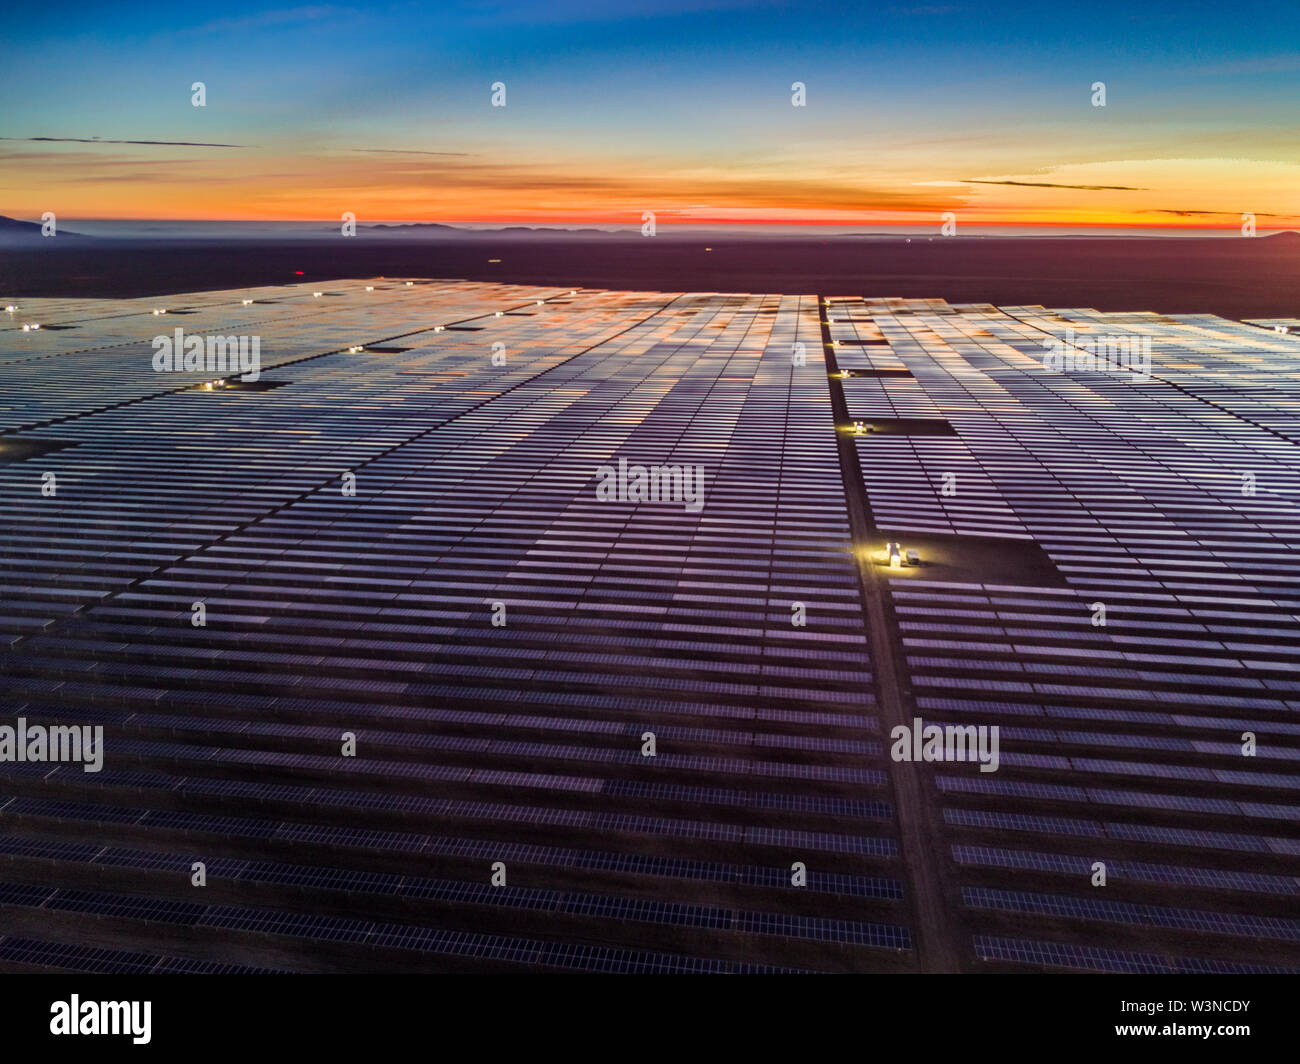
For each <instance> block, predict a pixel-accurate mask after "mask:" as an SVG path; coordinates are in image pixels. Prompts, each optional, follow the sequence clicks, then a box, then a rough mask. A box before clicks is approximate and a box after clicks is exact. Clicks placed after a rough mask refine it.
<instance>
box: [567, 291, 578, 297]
mask: <svg viewBox="0 0 1300 1064" xmlns="http://www.w3.org/2000/svg"><path fill="white" fill-rule="evenodd" d="M577 294H578V292H577V290H576V289H575V290H574V291H572V292H570V293H569V295H571V296H576V295H577Z"/></svg>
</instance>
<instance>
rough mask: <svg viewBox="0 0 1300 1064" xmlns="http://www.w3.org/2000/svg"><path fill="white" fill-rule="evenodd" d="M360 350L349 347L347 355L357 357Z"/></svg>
mask: <svg viewBox="0 0 1300 1064" xmlns="http://www.w3.org/2000/svg"><path fill="white" fill-rule="evenodd" d="M362 350H363V349H362V348H360V347H349V348H348V354H349V355H359V354H361V352H362Z"/></svg>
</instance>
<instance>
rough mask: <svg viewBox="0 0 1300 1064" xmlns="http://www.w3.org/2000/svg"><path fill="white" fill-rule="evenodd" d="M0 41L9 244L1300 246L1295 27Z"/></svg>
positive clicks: (448, 11)
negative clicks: (231, 222)
mask: <svg viewBox="0 0 1300 1064" xmlns="http://www.w3.org/2000/svg"><path fill="white" fill-rule="evenodd" d="M6 18H7V22H8V24H7V25H6V28H5V38H4V40H3V42H0V58H3V62H0V138H3V139H0V214H4V215H8V216H10V217H19V218H27V219H38V218H39V217H40V216H41V214H42V213H43V212H45V211H54V212H55V213H56V215H57V216H58V217H60V218H78V217H80V218H105V219H110V218H121V219H126V218H133V219H196V220H212V219H248V220H286V221H288V220H308V219H313V220H315V219H320V220H338V219H340V218H341V217H342V214H343V212H351V213H352V214H354V215H355V216H356V218H357V221H358V223H359V224H361V225H364V224H366V223H367V222H372V221H384V220H405V221H441V222H453V223H454V222H502V223H512V224H517V223H522V224H544V225H578V224H599V225H620V224H625V225H627V226H629V227H637V226H640V224H641V222H642V218H643V214H644V212H647V211H649V212H653V213H654V214H655V217H656V223H657V225H659V226H671V225H673V224H680V225H685V224H691V225H701V224H718V223H755V224H763V223H766V224H773V223H780V224H786V225H790V224H801V225H802V224H806V225H810V226H811V225H823V226H832V225H833V226H837V227H841V228H843V227H845V226H848V227H854V226H859V225H861V226H870V227H872V228H873V229H879V228H882V227H888V226H891V225H900V226H901V225H907V226H916V225H926V224H931V223H933V224H934V225H936V226H938V225H939V224H940V222H941V220H942V217H943V215H944V213H945V212H952V214H953V215H954V219H955V221H956V222H957V224H959V225H961V224H968V225H980V226H1002V225H1005V226H1018V227H1034V226H1043V227H1049V226H1050V227H1057V228H1059V227H1067V228H1074V229H1078V230H1080V231H1087V230H1089V229H1091V228H1093V227H1106V226H1113V227H1120V226H1122V227H1135V226H1139V227H1152V228H1157V227H1188V228H1198V229H1203V228H1222V229H1224V230H1225V231H1227V230H1239V229H1240V228H1241V226H1242V224H1243V219H1242V215H1243V213H1246V212H1249V213H1250V214H1252V215H1254V217H1255V219H1256V225H1257V226H1258V229H1259V230H1260V231H1265V230H1271V229H1282V228H1291V227H1296V226H1300V138H1297V136H1296V125H1297V119H1298V118H1300V52H1298V51H1296V50H1294V49H1288V47H1287V43H1286V42H1288V41H1295V40H1296V39H1297V37H1298V36H1300V34H1298V33H1297V30H1300V5H1296V4H1295V3H1294V2H1293V0H1286V2H1269V3H1254V2H1250V0H1246V2H1244V3H1237V4H1227V3H1222V2H1215V3H1201V2H1183V3H1168V2H1163V0H1144V2H1143V3H1141V4H1121V3H1117V2H1112V3H1106V4H1099V3H1079V2H1076V0H1062V2H1060V3H1041V2H1033V3H1028V2H1019V0H1013V2H1005V3H999V2H989V3H982V4H976V3H952V4H949V3H944V2H943V0H933V2H931V3H925V4H909V3H906V2H904V3H900V4H874V3H872V2H870V0H861V2H859V3H848V4H817V3H801V4H784V3H746V2H740V0H695V2H686V3H669V2H667V0H641V2H639V3H636V4H634V5H631V4H630V5H620V4H617V3H613V2H608V3H596V2H594V0H587V2H581V0H561V2H558V3H552V4H540V3H528V2H512V0H500V2H496V3H486V4H469V3H460V2H457V0H449V2H445V3H434V4H417V3H397V4H383V3H380V4H377V5H375V6H365V7H348V6H341V5H331V4H324V5H315V6H296V7H295V6H282V7H267V6H260V5H256V4H242V3H238V2H235V3H225V4H220V5H216V4H203V3H196V4H176V3H174V2H170V3H165V4H163V3H160V4H136V5H131V4H126V5H98V4H79V3H75V2H74V3H70V4H69V3H64V4H59V5H32V6H29V7H26V8H23V9H16V10H15V11H14V12H13V13H11V14H9V15H7V16H6ZM195 82H202V83H203V84H204V87H205V94H206V101H205V106H202V107H196V106H194V105H193V95H194V93H193V90H192V86H193V84H194V83H195ZM796 82H798V83H802V85H803V86H804V101H805V105H804V106H801V107H796V106H794V105H793V103H792V100H793V97H794V89H793V86H794V84H795V83H796ZM1098 82H1102V83H1104V86H1105V106H1104V107H1103V106H1094V100H1095V99H1096V98H1097V95H1096V91H1095V90H1094V85H1095V84H1096V83H1098ZM494 83H502V84H504V86H505V100H504V102H505V106H493V85H494ZM499 98H500V96H499V94H498V99H499Z"/></svg>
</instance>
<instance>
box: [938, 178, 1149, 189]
mask: <svg viewBox="0 0 1300 1064" xmlns="http://www.w3.org/2000/svg"><path fill="white" fill-rule="evenodd" d="M963 181H964V183H965V184H967V185H1016V186H1017V187H1020V188H1075V189H1079V190H1081V191H1084V192H1150V191H1151V190H1150V189H1149V188H1134V187H1133V186H1131V185H1057V184H1053V183H1052V182H1051V181H980V180H978V179H975V178H963Z"/></svg>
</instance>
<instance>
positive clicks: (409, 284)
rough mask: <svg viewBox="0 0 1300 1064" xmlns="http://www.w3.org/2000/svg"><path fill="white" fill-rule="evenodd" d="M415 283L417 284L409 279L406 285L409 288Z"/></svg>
mask: <svg viewBox="0 0 1300 1064" xmlns="http://www.w3.org/2000/svg"><path fill="white" fill-rule="evenodd" d="M413 284H415V282H414V281H407V282H406V287H407V288H410V287H411V285H413Z"/></svg>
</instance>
